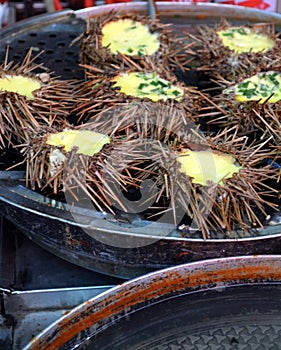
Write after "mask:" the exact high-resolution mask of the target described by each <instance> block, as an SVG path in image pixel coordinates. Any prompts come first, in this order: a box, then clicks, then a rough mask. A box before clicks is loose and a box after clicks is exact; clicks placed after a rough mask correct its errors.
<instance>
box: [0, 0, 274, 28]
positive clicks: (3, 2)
mask: <svg viewBox="0 0 281 350" xmlns="http://www.w3.org/2000/svg"><path fill="white" fill-rule="evenodd" d="M132 1H136V0H69V1H65V0H25V1H17V0H16V1H8V0H0V28H1V27H5V26H7V25H11V24H13V23H14V22H17V21H19V20H22V19H25V18H29V17H33V16H36V15H40V14H43V13H50V12H54V11H60V10H64V9H72V10H79V9H82V8H87V7H92V6H99V5H104V4H114V3H120V2H132ZM143 1H145V0H143ZM162 1H163V0H162ZM164 1H165V0H164ZM172 2H197V0H172ZM201 2H215V3H222V4H231V5H237V6H246V7H252V8H257V9H260V10H264V11H270V12H281V0H210V1H208V0H201Z"/></svg>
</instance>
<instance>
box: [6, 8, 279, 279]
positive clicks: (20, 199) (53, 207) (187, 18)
mask: <svg viewBox="0 0 281 350" xmlns="http://www.w3.org/2000/svg"><path fill="white" fill-rule="evenodd" d="M116 6H117V7H118V8H119V9H120V10H121V11H124V12H126V11H128V12H130V13H142V14H147V12H148V9H147V4H146V3H128V4H126V5H124V4H119V5H114V6H110V5H109V6H97V7H94V8H90V9H85V10H79V11H76V12H73V11H63V12H58V13H54V14H51V15H43V16H38V17H34V18H31V19H29V20H25V21H22V22H19V23H17V24H16V25H15V26H13V27H11V28H7V29H6V30H3V31H2V35H1V39H0V57H1V60H4V57H5V53H6V48H7V46H9V47H10V54H9V58H10V59H13V60H14V61H16V62H17V61H20V60H21V58H22V57H23V56H24V54H25V53H26V51H27V50H28V49H29V47H31V46H32V47H33V49H34V51H35V52H39V51H41V50H43V49H44V50H45V52H44V54H43V55H42V56H41V60H42V61H43V62H44V64H45V65H46V66H48V67H49V68H50V69H51V70H53V71H54V72H55V73H56V74H57V75H60V76H61V77H63V78H65V79H66V78H72V77H73V78H81V79H82V78H83V77H84V73H83V71H82V70H81V68H80V67H79V66H78V57H79V49H78V44H77V43H76V44H74V45H72V46H69V45H70V43H72V41H73V39H75V38H77V36H78V35H79V34H80V33H82V32H83V30H84V28H85V19H86V18H87V17H88V16H89V15H94V16H99V15H100V14H102V13H105V12H108V11H110V10H112V9H113V8H116ZM158 9H159V13H160V20H161V21H163V22H167V23H173V29H174V30H175V31H177V32H179V33H181V34H182V33H183V31H184V30H192V28H193V27H194V25H195V24H213V23H216V22H218V21H219V20H220V19H221V18H226V19H228V20H229V21H231V22H232V23H234V24H240V23H246V22H247V23H248V22H275V23H276V28H277V29H278V25H280V26H281V16H280V15H278V14H273V13H266V12H262V11H258V10H254V9H250V8H241V7H236V6H230V5H216V4H203V3H202V4H200V3H197V4H196V5H194V4H180V3H173V4H171V3H159V4H158ZM10 176H12V177H13V176H14V175H12V173H8V172H2V173H1V178H2V180H0V199H1V201H0V212H1V214H3V215H4V216H6V217H7V218H8V219H10V220H12V222H14V223H15V225H16V226H17V227H18V228H19V229H20V230H21V231H22V232H24V233H25V234H26V235H27V236H28V237H29V238H30V239H32V240H33V241H34V242H36V243H37V244H39V245H40V246H42V247H43V248H45V249H46V250H48V251H50V252H52V253H53V254H55V255H57V256H59V257H61V258H63V259H65V260H67V261H70V262H72V263H74V264H77V265H79V266H82V267H85V268H87V269H90V270H93V271H98V272H101V273H105V274H108V275H114V276H118V277H122V278H132V277H136V276H139V275H143V274H145V273H147V272H149V271H153V270H156V269H161V268H166V267H169V266H174V265H179V264H182V263H186V262H190V261H197V260H202V259H208V258H219V257H229V256H239V255H247V254H278V253H280V252H281V225H275V226H271V227H268V228H266V229H260V230H255V232H252V233H251V235H249V237H248V238H245V237H243V236H241V238H238V239H227V240H226V239H210V240H206V241H204V240H203V239H200V238H194V239H193V238H181V237H179V232H177V231H176V230H175V229H174V228H173V227H171V228H169V227H167V225H163V224H160V223H155V224H153V226H152V225H151V223H150V222H146V221H142V220H135V221H134V220H133V221H132V222H131V223H128V222H127V223H125V222H121V221H116V220H115V219H114V218H113V217H112V216H111V215H109V214H106V213H102V212H97V211H94V210H88V209H83V208H69V207H68V206H67V205H65V204H63V203H60V202H57V201H55V200H50V199H48V198H46V197H43V196H41V195H39V194H37V193H35V192H32V191H30V190H28V189H26V188H25V186H24V183H23V184H20V182H18V181H15V180H14V179H10V180H9V177H10ZM73 211H74V212H75V219H74V218H73V215H72V212H73ZM77 222H79V224H78V223H77ZM167 228H168V231H170V232H171V233H170V234H169V236H168V237H166V236H164V235H163V232H166V231H167ZM161 234H162V236H161ZM112 242H119V243H120V244H117V245H118V246H116V244H112ZM128 246H131V247H132V246H134V247H137V248H122V247H128Z"/></svg>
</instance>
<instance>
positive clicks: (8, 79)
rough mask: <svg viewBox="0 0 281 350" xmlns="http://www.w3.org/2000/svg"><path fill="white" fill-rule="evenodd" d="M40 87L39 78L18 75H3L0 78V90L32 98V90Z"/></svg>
mask: <svg viewBox="0 0 281 350" xmlns="http://www.w3.org/2000/svg"><path fill="white" fill-rule="evenodd" d="M40 88H41V83H40V82H39V80H36V79H32V78H28V77H23V76H20V75H4V76H2V77H1V78H0V90H1V91H9V92H14V93H17V94H19V95H21V96H25V97H27V98H28V99H33V98H34V96H33V92H34V91H35V90H38V89H40Z"/></svg>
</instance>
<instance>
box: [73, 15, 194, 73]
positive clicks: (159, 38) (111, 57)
mask: <svg viewBox="0 0 281 350" xmlns="http://www.w3.org/2000/svg"><path fill="white" fill-rule="evenodd" d="M189 46H190V45H187V44H185V43H184V42H183V41H182V40H180V39H179V38H177V37H176V36H175V35H174V34H173V33H172V31H171V30H170V29H169V25H167V24H163V23H160V22H159V21H158V20H152V19H150V18H149V17H146V16H141V15H121V14H118V12H115V11H112V12H110V13H108V14H106V15H102V16H98V17H90V18H88V21H87V28H86V30H85V32H84V34H83V36H82V38H81V45H80V52H81V54H80V59H81V62H82V63H83V64H86V65H89V66H95V67H98V68H102V69H119V68H120V67H123V65H125V67H126V66H127V64H128V63H129V64H130V62H131V61H132V62H136V63H137V64H139V65H141V66H142V67H143V66H144V67H145V63H146V60H147V58H148V57H149V59H150V60H152V61H153V62H154V63H155V64H157V65H161V66H164V67H166V69H168V68H171V67H176V66H177V67H179V66H181V65H182V64H184V63H185V61H186V57H187V53H188V50H189V49H188V47H189ZM183 53H184V54H183ZM127 67H128V66H127Z"/></svg>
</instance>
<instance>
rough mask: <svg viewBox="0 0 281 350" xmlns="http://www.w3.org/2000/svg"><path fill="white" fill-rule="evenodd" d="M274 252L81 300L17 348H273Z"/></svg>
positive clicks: (280, 337) (279, 276)
mask: <svg viewBox="0 0 281 350" xmlns="http://www.w3.org/2000/svg"><path fill="white" fill-rule="evenodd" d="M280 291H281V256H280V255H278V256H255V257H253V256H248V257H245V256H244V257H241V258H237V257H236V258H224V259H214V260H205V261H201V262H195V263H190V264H185V265H180V266H175V267H172V268H169V269H164V270H161V271H157V272H154V273H151V274H148V275H145V276H142V277H139V278H137V279H135V280H131V281H129V282H126V283H124V284H122V285H119V286H117V287H115V288H112V289H110V290H108V291H107V292H105V293H103V294H101V295H99V296H98V297H95V298H93V299H90V300H88V301H87V302H85V303H83V304H81V305H80V306H78V307H77V308H75V309H73V310H72V311H71V312H70V313H69V314H67V315H66V316H64V317H62V318H61V319H59V320H58V321H57V322H55V323H54V324H52V325H51V326H50V327H48V328H47V329H46V330H45V331H44V332H43V333H41V334H39V335H38V336H37V337H35V338H34V339H33V340H32V341H31V342H30V343H29V344H28V345H27V346H26V347H25V348H24V350H37V349H40V350H44V349H46V350H47V349H48V350H56V349H60V350H63V349H74V348H75V349H84V350H86V349H91V350H92V349H93V350H100V349H102V350H109V349H116V350H117V349H120V350H123V349H127V350H131V349H132V350H136V349H138V350H156V349H158V350H159V349H163V350H166V349H167V350H168V349H169V350H171V349H174V350H176V349H179V350H180V349H194V350H196V349H198V350H202V349H212V350H215V349H244V348H245V349H257V348H258V349H265V350H266V349H272V350H273V349H278V348H279V345H280V343H281V319H280V311H281V304H280Z"/></svg>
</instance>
